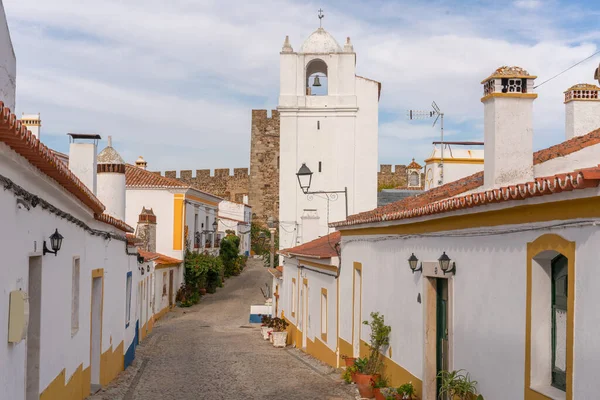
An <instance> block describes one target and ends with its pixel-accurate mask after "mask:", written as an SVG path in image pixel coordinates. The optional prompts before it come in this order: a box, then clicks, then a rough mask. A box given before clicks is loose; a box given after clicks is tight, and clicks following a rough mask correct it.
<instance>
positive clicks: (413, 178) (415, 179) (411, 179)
mask: <svg viewBox="0 0 600 400" xmlns="http://www.w3.org/2000/svg"><path fill="white" fill-rule="evenodd" d="M408 186H411V187H415V186H420V185H419V173H418V172H417V171H412V172H410V173H409V174H408Z"/></svg>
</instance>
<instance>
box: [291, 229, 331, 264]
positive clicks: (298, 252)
mask: <svg viewBox="0 0 600 400" xmlns="http://www.w3.org/2000/svg"><path fill="white" fill-rule="evenodd" d="M341 237H342V235H341V234H340V232H338V231H336V232H333V233H330V234H329V235H327V236H323V237H320V238H318V239H315V240H313V241H311V242H308V243H304V244H301V245H300V246H296V247H292V248H291V249H284V250H281V253H282V254H285V255H291V256H304V257H309V258H331V257H337V256H338V252H337V251H336V249H335V247H336V245H338V244H339V243H340V238H341Z"/></svg>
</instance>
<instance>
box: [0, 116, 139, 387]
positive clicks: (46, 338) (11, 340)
mask: <svg viewBox="0 0 600 400" xmlns="http://www.w3.org/2000/svg"><path fill="white" fill-rule="evenodd" d="M71 150H72V151H73V152H75V153H76V152H78V151H79V150H80V149H79V148H78V147H77V146H75V147H72V148H71ZM85 150H87V147H86V148H85ZM75 158H77V159H78V160H79V164H78V165H79V166H83V165H84V164H85V162H86V160H85V158H84V157H83V156H81V154H80V157H75ZM94 160H95V157H91V158H88V159H87V168H85V173H86V174H87V173H89V174H90V176H89V178H90V180H91V181H94V180H95V178H94V177H93V176H92V175H95V174H96V172H97V171H96V165H95V164H94ZM81 172H82V170H70V169H69V168H68V167H67V166H66V165H65V164H64V163H62V162H61V161H60V160H58V159H57V158H56V157H55V156H54V155H53V153H52V152H51V151H50V149H48V148H47V147H45V146H44V145H43V144H42V143H40V142H39V141H38V140H37V138H36V137H35V136H34V135H32V134H31V132H28V131H27V129H26V128H25V127H24V126H23V125H22V124H21V122H20V121H18V120H17V118H16V117H15V116H14V115H11V114H10V110H9V109H8V108H6V107H3V108H2V109H1V110H0V181H1V182H2V183H1V184H2V186H3V187H4V190H2V191H0V204H2V206H1V207H0V220H1V221H2V229H1V230H0V249H1V250H2V252H3V254H5V257H8V259H7V260H6V268H3V269H2V270H1V272H0V287H1V289H0V293H3V295H2V297H1V298H0V325H2V326H3V327H4V328H3V329H1V330H0V341H1V342H2V345H1V346H0V393H2V397H3V398H7V399H38V398H47V399H83V398H85V397H87V396H88V395H89V394H90V391H91V390H93V388H96V387H98V386H101V385H105V384H107V383H108V382H110V381H111V380H112V379H113V378H114V377H115V376H116V375H117V374H118V372H119V371H121V370H123V368H124V367H125V365H126V361H125V360H126V354H127V353H128V350H129V349H130V348H131V347H132V345H134V342H135V337H136V332H135V325H136V324H135V321H136V317H137V316H136V314H135V310H133V309H132V307H131V305H132V304H135V303H136V301H137V299H136V297H135V293H132V291H131V290H127V288H130V287H135V284H136V282H137V280H138V279H139V274H137V272H138V264H137V252H136V250H135V248H134V247H132V246H130V245H129V244H128V241H127V238H126V234H127V233H128V232H132V231H133V229H132V228H131V227H130V226H128V225H127V224H126V223H125V222H123V221H122V220H121V219H118V218H116V217H115V216H114V215H109V214H107V213H105V208H106V207H105V205H104V204H103V202H102V200H109V198H108V197H104V196H103V197H104V198H102V197H101V196H99V195H98V196H97V195H96V194H95V192H94V191H93V190H92V189H91V188H89V187H87V186H86V185H84V184H83V183H82V178H83V176H81V175H80V173H81ZM86 178H87V176H86ZM112 190H114V191H118V190H124V187H122V188H119V187H113V188H112ZM103 193H105V194H107V193H108V192H103ZM58 235H60V237H62V241H61V243H60V246H57V244H58V242H59V241H57V240H53V239H56V238H59V236H58ZM53 242H54V243H53ZM48 250H50V252H49V251H48ZM107 293H109V294H110V295H106V296H105V294H107Z"/></svg>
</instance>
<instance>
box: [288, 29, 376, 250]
mask: <svg viewBox="0 0 600 400" xmlns="http://www.w3.org/2000/svg"><path fill="white" fill-rule="evenodd" d="M280 65H281V67H280V74H281V76H280V94H279V106H278V107H277V109H278V110H279V117H280V119H281V123H280V136H281V139H280V148H281V150H280V154H279V157H280V177H279V201H280V203H279V228H280V236H279V237H280V240H279V245H280V247H281V248H286V247H293V246H295V245H297V244H301V243H305V242H308V241H310V240H313V239H315V238H316V237H317V236H324V235H326V234H327V233H328V232H329V231H330V230H329V227H328V223H329V222H335V221H340V220H344V219H345V218H346V205H345V202H346V199H345V196H344V193H343V192H344V188H347V193H348V196H347V197H348V198H347V210H348V214H356V213H359V212H362V211H367V210H370V209H373V208H375V207H376V206H377V167H378V165H377V131H378V126H377V125H378V109H379V92H380V89H381V85H380V83H379V82H376V81H374V80H371V79H367V78H363V77H360V76H357V75H356V53H355V52H354V47H353V46H352V43H351V42H350V38H347V39H346V43H345V45H344V46H343V47H341V46H340V45H339V44H338V42H337V41H336V40H335V38H334V37H333V36H332V35H331V34H329V33H328V32H327V31H326V30H325V29H323V28H319V29H317V30H316V31H315V32H313V33H312V34H311V35H310V36H309V37H308V39H306V40H305V41H304V44H303V45H302V46H301V48H300V51H299V52H295V51H294V49H293V48H292V46H291V44H290V41H289V39H288V38H286V40H285V42H284V44H283V48H282V50H281V53H280ZM302 164H306V166H307V167H308V168H309V169H310V171H311V172H312V173H313V175H312V181H311V186H310V189H309V191H310V192H313V191H341V193H340V194H339V195H338V198H337V200H335V201H333V200H331V201H329V204H328V201H327V199H326V198H325V196H324V195H323V194H317V195H314V196H311V195H310V193H309V194H308V195H307V194H305V193H304V192H303V191H302V190H301V189H300V186H299V184H298V179H297V177H296V173H297V172H298V170H299V168H300V167H301V166H302ZM328 206H329V207H328ZM306 215H310V219H306V218H303V216H306ZM303 220H310V225H311V227H310V229H307V230H306V232H304V231H303V227H302V225H303V222H302V221H303ZM315 220H316V221H315Z"/></svg>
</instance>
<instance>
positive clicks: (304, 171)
mask: <svg viewBox="0 0 600 400" xmlns="http://www.w3.org/2000/svg"><path fill="white" fill-rule="evenodd" d="M312 174H313V173H312V171H311V170H310V169H309V168H308V167H307V166H306V164H304V163H302V166H301V167H300V169H299V170H298V172H296V176H297V177H298V183H299V184H300V188H301V189H302V191H303V192H304V194H307V193H308V190H309V189H310V183H311V181H312Z"/></svg>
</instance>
